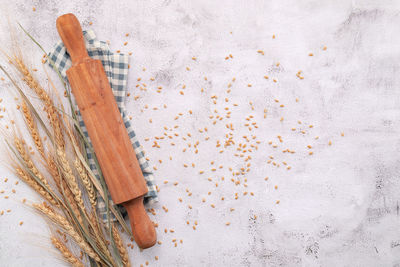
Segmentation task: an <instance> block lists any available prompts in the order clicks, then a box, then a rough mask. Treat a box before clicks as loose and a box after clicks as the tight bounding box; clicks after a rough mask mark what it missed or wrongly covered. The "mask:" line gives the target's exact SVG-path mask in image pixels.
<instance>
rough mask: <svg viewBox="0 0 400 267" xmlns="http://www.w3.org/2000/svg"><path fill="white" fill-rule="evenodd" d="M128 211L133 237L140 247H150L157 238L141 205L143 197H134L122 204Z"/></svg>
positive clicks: (151, 223)
mask: <svg viewBox="0 0 400 267" xmlns="http://www.w3.org/2000/svg"><path fill="white" fill-rule="evenodd" d="M122 205H123V206H124V207H125V209H126V211H127V212H128V216H129V220H130V222H131V227H132V233H133V237H134V238H135V241H136V244H138V246H139V247H140V248H142V249H145V248H149V247H152V246H153V245H154V244H155V243H156V240H157V234H156V230H155V228H154V224H153V222H152V221H151V220H150V218H149V215H147V212H146V210H145V209H144V206H143V197H138V198H135V199H133V200H131V201H128V202H125V203H123V204H122Z"/></svg>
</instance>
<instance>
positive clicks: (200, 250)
mask: <svg viewBox="0 0 400 267" xmlns="http://www.w3.org/2000/svg"><path fill="white" fill-rule="evenodd" d="M33 7H35V8H36V11H35V12H33V11H32V8H33ZM2 9H3V11H5V13H8V15H9V17H10V18H11V20H18V21H19V22H20V23H21V24H22V25H24V26H25V27H26V28H27V30H28V31H29V32H30V33H31V34H32V35H33V36H35V37H36V38H37V39H38V40H39V41H40V42H41V43H42V44H43V46H44V47H45V49H47V50H49V49H50V48H51V47H52V45H53V44H54V43H55V42H56V41H57V40H58V39H59V37H58V35H57V32H56V28H55V20H56V18H57V16H59V15H61V14H63V13H67V12H73V13H75V14H76V15H77V16H78V18H79V19H80V20H81V22H82V24H83V27H84V28H92V29H94V30H95V32H96V33H97V35H98V37H99V38H100V39H102V40H110V42H111V47H112V49H113V50H118V49H121V51H122V52H124V53H127V52H133V55H132V58H131V70H130V76H129V79H130V81H129V88H130V92H131V94H132V95H131V96H130V97H129V100H128V102H127V106H128V109H129V112H130V114H131V115H132V116H133V120H132V121H133V124H134V125H135V129H136V132H137V135H138V136H139V137H140V140H141V141H142V145H143V146H144V148H145V150H146V152H147V155H148V157H149V158H150V159H151V165H152V166H157V168H158V169H157V170H156V171H155V176H156V179H157V182H158V184H159V186H160V189H161V192H160V195H159V199H160V202H159V203H158V204H157V205H155V206H154V208H155V209H156V211H157V216H155V218H154V219H155V220H156V221H157V222H158V223H159V228H158V233H159V240H161V241H162V242H163V244H162V245H156V246H155V247H153V248H151V249H148V250H145V251H143V252H142V253H140V252H139V250H138V249H137V247H135V249H133V250H130V249H129V250H130V254H131V258H132V262H133V265H134V266H139V265H140V264H144V263H145V262H146V261H149V265H150V266H400V230H399V229H400V217H399V205H398V199H399V192H400V182H399V171H400V161H399V152H400V141H399V130H400V109H399V107H400V91H399V83H400V78H399V75H398V71H399V57H400V48H399V41H400V38H399V25H400V3H399V2H398V1H357V0H354V1H344V0H342V1H336V0H335V1H333V0H332V1H311V0H309V1H169V0H166V1H127V0H125V1H61V0H52V1H22V0H17V1H6V2H4V1H2ZM3 20H6V19H5V18H4V19H3ZM89 22H92V23H93V25H91V26H90V25H89ZM230 32H232V33H230ZM125 33H129V34H130V36H129V37H125ZM274 34H275V35H276V38H275V39H272V35H274ZM0 37H1V38H3V39H7V37H8V31H7V30H6V28H4V27H3V30H2V31H1V35H0ZM125 41H127V42H128V44H127V45H126V46H124V45H123V43H124V42H125ZM2 44H4V45H5V44H6V43H5V42H2ZM324 46H327V50H326V51H324V50H323V49H322V48H323V47H324ZM23 47H24V52H25V53H26V55H28V59H29V60H31V62H33V65H34V66H38V67H39V69H40V57H41V52H40V51H39V50H38V49H36V48H35V47H34V45H32V43H30V41H28V40H27V39H24V41H23ZM259 49H262V50H264V51H265V55H264V56H262V55H261V54H259V53H257V50H259ZM309 53H313V54H314V56H313V57H310V56H308V54H309ZM229 54H232V55H233V58H232V59H229V60H225V57H226V56H228V55H229ZM192 57H197V60H196V61H194V60H192V59H191V58H192ZM277 62H279V63H280V65H279V66H278V67H277V66H276V63H277ZM144 67H145V68H146V71H143V70H142V69H143V68H144ZM186 67H189V68H190V71H188V70H186ZM299 70H302V71H303V73H302V75H303V76H304V80H300V79H298V78H297V77H296V73H297V72H298V71H299ZM264 75H268V76H269V77H270V79H269V80H266V79H264V78H263V76H264ZM205 76H206V77H207V78H208V81H205V80H204V77H205ZM139 77H141V78H142V82H144V83H146V84H147V87H148V90H147V91H146V92H144V91H140V90H138V89H137V88H136V87H135V85H136V84H137V81H136V80H137V78H139ZM150 77H155V81H154V82H151V81H150ZM233 77H235V78H236V81H235V82H231V81H232V78H233ZM273 78H276V79H277V83H274V82H273V81H272V79H273ZM229 83H232V87H231V93H227V89H228V88H227V85H228V84H229ZM183 84H185V85H186V89H184V90H183V89H181V88H182V85H183ZM248 84H252V87H248V86H247V85H248ZM157 86H162V87H163V89H162V93H160V94H159V93H157V92H156V87H157ZM201 88H204V90H205V92H204V93H201V91H200V90H201ZM181 90H182V91H184V92H185V94H184V95H183V96H182V95H180V94H179V91H181ZM134 95H139V96H140V98H139V99H138V100H137V101H134V99H133V97H132V96H134ZM213 95H216V96H218V99H217V104H213V102H212V99H211V97H212V96H213ZM0 96H1V97H3V98H5V99H7V101H4V102H3V103H2V104H1V105H2V106H3V105H6V106H13V105H14V104H13V102H12V97H10V96H9V93H8V92H7V90H6V89H5V88H2V89H1V90H0ZM225 97H227V98H228V100H229V102H225V100H224V99H225ZM296 98H298V99H299V102H296V101H295V99H296ZM274 99H279V101H280V103H275V101H274ZM250 101H251V102H253V106H254V110H252V109H251V107H250V105H249V102H250ZM233 103H237V104H239V105H238V106H233ZM146 104H147V105H148V109H145V105H146ZM164 104H166V105H167V106H168V107H167V108H166V109H164V108H163V105H164ZM280 104H284V105H285V107H283V108H280V107H279V105H280ZM154 107H158V109H159V110H153V108H154ZM225 107H229V110H230V111H231V112H232V113H231V117H230V118H225V114H226V112H227V111H226V110H224V108H225ZM265 108H266V109H268V116H267V118H266V119H264V118H263V110H264V109H265ZM215 109H217V111H218V114H220V115H221V116H223V117H224V119H223V120H222V121H218V123H216V124H215V125H213V124H212V121H213V120H211V119H209V116H210V115H214V116H216V115H217V114H216V113H214V110H215ZM141 110H143V112H141ZM189 110H192V111H193V114H192V115H190V114H189V113H188V111H189ZM180 112H181V113H183V115H182V116H180V118H179V119H178V120H174V118H175V116H177V115H178V113H180ZM249 115H253V116H254V118H253V119H252V121H251V122H253V121H254V122H257V125H258V128H254V127H253V129H252V131H249V130H248V128H247V127H246V126H245V125H244V124H245V123H246V122H247V121H246V120H245V118H246V117H247V116H249ZM281 117H284V121H283V122H281V121H280V118H281ZM150 118H151V119H152V123H149V119H150ZM298 120H300V121H302V124H301V125H299V124H298V122H297V121H298ZM251 122H250V123H251ZM227 123H232V124H233V125H234V128H235V130H234V131H233V132H232V133H233V136H234V137H233V139H234V141H235V143H236V144H235V146H230V147H227V148H226V149H225V151H224V153H222V154H221V153H219V150H220V149H221V148H216V142H217V140H219V141H220V142H221V143H222V144H223V143H224V140H225V139H226V138H225V134H227V133H229V132H231V131H230V130H228V129H227V128H226V127H225V124H227ZM3 124H4V121H3ZM310 124H312V125H314V127H313V128H309V127H308V125H310ZM174 125H179V128H177V129H173V130H172V131H169V130H168V132H170V133H172V134H173V133H177V134H179V136H178V137H175V136H174V138H173V140H170V139H164V140H159V141H158V143H159V144H160V147H161V148H153V147H152V145H153V141H154V140H155V139H154V137H155V136H161V135H163V134H164V129H163V127H164V126H167V127H168V128H173V126H174ZM204 127H207V128H208V133H200V132H199V131H198V129H200V128H201V129H204ZM292 127H295V128H296V131H292V130H291V128H292ZM300 130H305V131H306V133H305V134H301V133H300ZM188 132H190V133H191V134H192V137H187V141H184V140H182V136H185V135H186V134H187V133H188ZM342 132H343V133H344V136H343V137H342V136H341V133H342ZM243 135H247V136H249V138H250V137H251V136H252V135H256V140H259V141H260V142H261V143H260V144H258V150H255V149H254V148H253V149H252V150H253V151H252V152H246V153H245V157H246V156H247V155H251V157H252V159H251V160H249V161H248V162H250V163H251V167H250V169H251V170H250V172H249V173H246V175H244V176H243V175H242V176H238V177H236V176H235V179H239V180H241V185H238V186H235V185H234V184H233V183H232V182H231V181H230V179H231V178H232V177H233V176H232V172H231V171H229V169H228V168H229V167H232V168H233V170H234V171H239V170H240V168H242V167H244V168H245V167H246V166H245V164H247V163H248V162H244V160H243V159H244V158H239V157H235V156H234V155H233V154H234V153H240V152H239V151H236V148H237V145H238V144H239V143H241V142H242V143H247V142H246V141H245V140H244V139H243V138H242V136H243ZM277 135H280V136H282V139H283V142H282V143H281V142H279V140H278V139H277V138H276V136H277ZM206 136H209V137H210V138H209V140H208V141H206V140H205V139H204V138H205V137H206ZM316 136H319V139H318V140H316V139H315V137H316ZM146 137H149V138H150V141H148V142H145V141H144V139H145V138H146ZM197 140H199V142H200V143H199V145H198V150H199V152H198V154H195V153H194V152H193V151H194V150H193V144H194V143H195V142H196V141H197ZM270 140H271V141H273V142H274V143H276V144H277V145H278V147H277V148H273V147H272V146H271V145H269V144H268V142H269V141H270ZM329 140H331V141H332V145H331V146H329V145H328V142H329ZM171 142H174V143H175V146H171V145H170V143H171ZM187 143H191V144H192V147H191V148H188V150H187V151H186V152H185V153H183V152H182V150H183V148H184V147H187ZM250 144H254V145H255V140H251V142H249V143H248V145H247V148H249V147H250ZM307 145H311V146H312V147H313V148H312V149H311V151H313V152H314V154H313V155H312V156H310V155H308V152H309V150H310V149H308V148H306V146H307ZM247 148H246V149H247ZM286 148H289V149H291V150H295V151H296V153H295V154H289V153H282V150H284V149H286ZM169 156H172V160H169ZM269 156H273V157H274V161H275V162H277V163H279V164H280V167H279V168H277V167H275V166H273V165H272V163H270V164H268V163H267V161H268V157H269ZM160 159H161V160H162V163H161V164H160V163H159V160H160ZM213 160H214V161H215V162H216V163H215V166H217V168H218V166H219V165H223V168H222V169H218V170H217V171H216V172H213V171H211V168H213V167H212V166H211V165H210V161H213ZM283 161H285V162H287V164H288V165H290V166H291V167H292V168H291V170H286V168H285V166H284V165H283V163H282V162H283ZM192 162H194V163H195V164H196V165H195V168H192V167H191V166H190V164H191V163H192ZM183 164H189V167H188V168H184V167H183ZM1 170H2V176H3V175H4V177H5V176H8V177H9V179H10V181H9V182H8V183H4V181H3V177H2V179H1V182H0V190H2V189H4V190H6V193H4V194H2V195H0V197H1V199H0V210H6V209H12V212H10V213H6V214H5V215H3V216H0V262H1V264H0V265H1V266H61V265H63V264H65V263H63V262H62V260H61V259H60V256H59V255H58V254H57V252H56V251H54V250H53V249H52V248H51V245H50V244H49V242H48V235H49V233H48V227H47V226H46V225H45V224H44V222H43V220H42V219H41V218H40V217H39V216H37V215H36V214H34V213H33V212H32V211H31V210H29V209H27V208H25V207H23V206H22V205H21V204H20V199H21V198H22V197H24V196H27V195H30V196H29V197H28V198H29V199H32V200H33V199H35V197H34V194H32V193H31V191H30V190H29V189H28V188H27V187H26V186H24V185H21V184H20V185H18V186H14V185H13V182H14V181H15V178H14V177H12V175H11V174H10V172H9V170H8V169H6V168H5V167H2V169H1ZM200 170H204V171H205V173H204V174H202V175H200V174H199V171H200ZM222 176H224V177H225V180H224V181H221V177H222ZM266 176H268V177H269V180H268V181H265V180H264V177H266ZM209 177H212V178H213V182H209V181H208V180H207V178H209ZM244 178H247V179H248V181H247V185H248V187H247V188H245V187H244V186H243V184H244ZM164 180H168V181H169V183H168V184H164V183H163V181H164ZM175 181H177V182H179V184H178V185H177V186H174V185H173V182H175ZM215 181H218V183H219V186H218V187H215V185H214V183H215ZM275 185H277V186H278V189H277V190H275V189H274V186H275ZM12 188H16V189H17V193H16V194H12V193H10V190H11V189H12ZM186 188H188V189H189V190H190V192H192V195H191V196H188V194H187V193H186V192H185V189H186ZM209 191H211V192H212V194H211V195H208V194H207V192H209ZM245 191H248V192H254V196H250V193H249V194H248V195H246V196H243V192H245ZM235 193H238V195H239V198H238V199H237V200H235V199H234V194H235ZM4 195H10V199H8V200H7V199H4ZM222 196H223V197H225V200H224V201H221V197H222ZM179 197H181V198H182V199H183V202H182V203H180V202H179V201H178V198H179ZM202 198H205V199H206V202H205V203H202ZM277 200H280V204H276V201H277ZM211 203H214V204H215V206H216V207H215V208H211V207H210V204H211ZM163 205H165V206H166V207H167V208H168V209H169V211H168V213H165V212H164V211H163V209H162V208H161V207H162V206H163ZM188 205H192V206H193V209H189V208H188ZM232 207H233V208H235V211H233V212H230V208H232ZM254 215H256V216H257V219H254ZM21 220H23V221H24V222H25V223H24V225H23V226H19V225H18V222H19V221H21ZM187 220H189V221H190V226H188V225H186V221H187ZM196 220H197V221H198V225H197V229H196V230H195V231H194V230H193V229H192V225H193V223H194V221H196ZM228 221H229V222H230V223H231V225H230V226H226V225H225V223H226V222H228ZM165 228H168V229H171V228H173V229H174V230H175V232H174V233H168V234H165V233H164V229H165ZM173 238H177V239H178V240H180V239H183V244H180V243H179V244H178V246H177V247H174V246H173V243H172V241H171V240H172V239H173ZM156 255H157V256H158V257H159V260H158V261H156V260H154V256H156Z"/></svg>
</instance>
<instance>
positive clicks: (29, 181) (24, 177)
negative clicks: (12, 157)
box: [15, 167, 59, 206]
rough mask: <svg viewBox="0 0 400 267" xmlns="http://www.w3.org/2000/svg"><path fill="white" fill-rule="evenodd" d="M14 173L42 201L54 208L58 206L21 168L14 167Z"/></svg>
mask: <svg viewBox="0 0 400 267" xmlns="http://www.w3.org/2000/svg"><path fill="white" fill-rule="evenodd" d="M15 171H16V173H17V175H18V177H19V178H21V179H22V180H23V181H24V182H25V183H26V184H28V185H29V186H30V187H31V188H32V189H33V190H35V191H36V192H38V193H39V194H40V195H41V196H42V197H43V198H44V199H46V200H47V201H48V202H50V203H51V204H52V205H54V206H59V204H58V202H57V201H56V200H55V199H54V198H53V197H52V196H51V194H50V193H49V192H47V191H46V190H45V189H44V188H43V187H42V186H41V185H40V184H38V183H37V182H36V181H35V179H33V178H32V177H31V176H30V175H29V174H28V173H27V172H26V171H24V170H23V169H22V168H21V167H16V168H15Z"/></svg>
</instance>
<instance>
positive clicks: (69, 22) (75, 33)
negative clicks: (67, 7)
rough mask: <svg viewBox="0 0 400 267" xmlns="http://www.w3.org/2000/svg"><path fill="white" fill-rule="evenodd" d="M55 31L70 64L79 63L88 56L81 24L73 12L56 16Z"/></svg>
mask: <svg viewBox="0 0 400 267" xmlns="http://www.w3.org/2000/svg"><path fill="white" fill-rule="evenodd" d="M56 25H57V31H58V33H59V35H60V37H61V40H62V41H63V43H64V45H65V47H66V48H67V52H68V54H69V55H70V56H71V60H72V65H73V66H74V65H76V64H79V63H80V62H82V61H84V60H85V59H88V58H89V55H88V53H87V51H86V47H85V41H84V39H83V33H82V28H81V24H80V23H79V21H78V19H77V18H76V17H75V15H74V14H71V13H68V14H64V15H62V16H60V17H58V18H57V22H56Z"/></svg>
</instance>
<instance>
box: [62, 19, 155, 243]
mask: <svg viewBox="0 0 400 267" xmlns="http://www.w3.org/2000/svg"><path fill="white" fill-rule="evenodd" d="M57 30H58V33H59V34H60V37H61V39H62V41H63V42H64V45H65V47H66V48H67V51H68V53H69V55H70V56H71V60H72V67H71V68H70V69H68V70H67V76H68V80H69V83H70V84H71V88H72V93H73V95H74V96H75V99H76V102H77V104H78V107H79V110H80V112H81V114H82V118H83V121H84V122H85V126H86V128H87V130H88V133H89V137H90V139H91V141H92V144H93V148H94V151H95V153H96V156H97V159H98V161H99V164H100V168H101V170H102V172H103V175H104V178H105V180H106V183H107V186H108V189H109V190H110V193H111V197H112V200H113V201H114V203H116V204H122V205H123V206H124V207H125V208H126V210H127V211H128V216H129V219H130V222H131V227H132V233H133V237H134V238H135V241H136V243H137V244H138V246H139V247H140V248H148V247H151V246H153V245H154V244H155V242H156V239H157V237H156V231H155V229H154V225H153V223H152V221H151V220H150V218H149V216H148V215H147V213H146V210H145V209H144V206H143V196H144V195H145V194H146V193H147V191H148V189H147V186H146V181H145V180H144V177H143V174H142V170H141V169H140V165H139V162H138V160H137V158H136V154H135V151H134V149H133V147H132V144H131V141H130V139H129V136H128V132H127V130H126V128H125V125H124V122H123V119H122V116H121V113H120V112H119V110H118V106H117V103H116V101H115V99H114V95H113V93H112V90H111V87H110V83H109V81H108V79H107V76H106V73H105V71H104V68H103V65H102V64H101V61H100V60H94V59H92V58H90V57H89V55H88V53H87V51H86V47H85V42H84V40H83V34H82V28H81V25H80V24H79V21H78V19H77V18H76V17H75V16H74V15H73V14H65V15H62V16H60V17H59V18H58V19H57Z"/></svg>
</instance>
